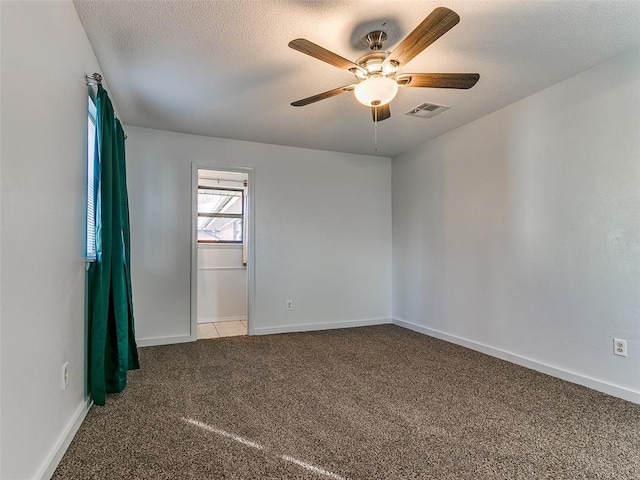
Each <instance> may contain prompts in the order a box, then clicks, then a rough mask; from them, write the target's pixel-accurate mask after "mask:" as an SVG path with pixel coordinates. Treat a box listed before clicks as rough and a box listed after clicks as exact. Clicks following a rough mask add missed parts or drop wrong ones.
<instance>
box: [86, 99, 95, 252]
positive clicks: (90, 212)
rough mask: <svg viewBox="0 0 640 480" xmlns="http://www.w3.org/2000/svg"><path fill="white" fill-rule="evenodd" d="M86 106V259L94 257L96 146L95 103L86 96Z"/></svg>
mask: <svg viewBox="0 0 640 480" xmlns="http://www.w3.org/2000/svg"><path fill="white" fill-rule="evenodd" d="M87 98H88V107H87V230H86V239H87V243H86V251H85V258H86V259H87V260H95V259H96V228H95V225H96V210H95V205H94V185H95V175H96V172H95V171H94V170H95V163H94V162H95V153H96V152H95V148H96V104H95V103H93V99H92V98H91V97H90V96H88V97H87Z"/></svg>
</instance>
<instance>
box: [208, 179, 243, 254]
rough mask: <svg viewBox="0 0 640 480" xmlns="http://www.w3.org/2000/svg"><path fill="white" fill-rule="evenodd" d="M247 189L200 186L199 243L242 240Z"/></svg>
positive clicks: (238, 241) (237, 241) (236, 241)
mask: <svg viewBox="0 0 640 480" xmlns="http://www.w3.org/2000/svg"><path fill="white" fill-rule="evenodd" d="M243 217H244V190H243V189H238V188H226V187H207V186H203V185H200V186H198V242H199V243H240V244H241V243H242V231H243V228H242V224H243Z"/></svg>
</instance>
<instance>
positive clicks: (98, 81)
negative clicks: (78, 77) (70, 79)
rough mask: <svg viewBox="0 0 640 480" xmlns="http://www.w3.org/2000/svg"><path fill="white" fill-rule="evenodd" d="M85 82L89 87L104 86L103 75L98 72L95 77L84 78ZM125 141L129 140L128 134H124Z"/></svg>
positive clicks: (87, 76) (86, 76)
mask: <svg viewBox="0 0 640 480" xmlns="http://www.w3.org/2000/svg"><path fill="white" fill-rule="evenodd" d="M84 79H85V81H86V82H87V87H88V86H91V85H102V75H100V74H99V73H98V72H95V73H94V74H93V75H86V74H85V76H84ZM124 139H125V140H126V139H127V134H126V133H125V134H124Z"/></svg>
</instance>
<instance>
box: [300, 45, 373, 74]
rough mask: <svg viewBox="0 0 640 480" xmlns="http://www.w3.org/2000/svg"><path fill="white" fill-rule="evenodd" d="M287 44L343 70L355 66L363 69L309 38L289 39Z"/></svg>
mask: <svg viewBox="0 0 640 480" xmlns="http://www.w3.org/2000/svg"><path fill="white" fill-rule="evenodd" d="M289 46H290V47H291V48H293V49H294V50H297V51H299V52H302V53H304V54H306V55H309V56H310V57H313V58H317V59H318V60H322V61H323V62H326V63H328V64H329V65H333V66H334V67H338V68H341V69H343V70H351V69H353V68H357V69H358V70H361V71H363V72H364V73H366V72H365V71H364V69H363V68H362V67H361V66H360V65H357V64H355V63H353V62H352V61H350V60H347V59H346V58H344V57H341V56H340V55H338V54H336V53H333V52H331V51H329V50H327V49H326V48H323V47H321V46H320V45H316V44H315V43H313V42H310V41H309V40H306V39H304V38H296V39H295V40H291V41H290V42H289Z"/></svg>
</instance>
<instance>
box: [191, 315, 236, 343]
mask: <svg viewBox="0 0 640 480" xmlns="http://www.w3.org/2000/svg"><path fill="white" fill-rule="evenodd" d="M246 334H247V321H246V320H234V321H231V322H214V323H199V324H198V340H201V339H204V338H219V337H237V336H238V335H246Z"/></svg>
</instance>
